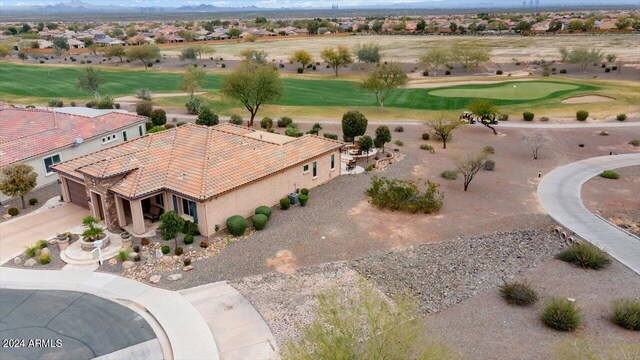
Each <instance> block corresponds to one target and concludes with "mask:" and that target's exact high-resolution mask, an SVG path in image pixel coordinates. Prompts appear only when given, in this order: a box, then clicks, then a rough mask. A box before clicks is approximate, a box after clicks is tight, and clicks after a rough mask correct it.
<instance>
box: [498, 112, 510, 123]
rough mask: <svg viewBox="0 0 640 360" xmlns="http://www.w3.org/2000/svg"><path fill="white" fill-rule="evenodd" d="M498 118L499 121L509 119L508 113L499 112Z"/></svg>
mask: <svg viewBox="0 0 640 360" xmlns="http://www.w3.org/2000/svg"><path fill="white" fill-rule="evenodd" d="M498 120H500V121H508V120H509V114H500V116H499V117H498Z"/></svg>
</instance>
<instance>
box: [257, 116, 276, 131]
mask: <svg viewBox="0 0 640 360" xmlns="http://www.w3.org/2000/svg"><path fill="white" fill-rule="evenodd" d="M260 127H261V128H263V129H271V128H272V127H273V120H272V119H271V118H270V117H268V116H265V117H263V118H262V120H260Z"/></svg>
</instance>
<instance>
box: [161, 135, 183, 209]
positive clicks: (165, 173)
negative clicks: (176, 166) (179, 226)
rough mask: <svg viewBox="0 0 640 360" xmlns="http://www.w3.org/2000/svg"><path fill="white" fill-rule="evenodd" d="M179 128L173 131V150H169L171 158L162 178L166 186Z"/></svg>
mask: <svg viewBox="0 0 640 360" xmlns="http://www.w3.org/2000/svg"><path fill="white" fill-rule="evenodd" d="M186 125H189V124H186ZM179 129H180V126H176V127H175V131H174V132H173V141H172V142H171V150H169V160H168V161H167V167H166V170H165V171H164V179H163V180H162V183H163V184H164V186H165V187H166V186H167V178H168V177H169V168H171V164H172V163H173V153H174V150H175V148H176V141H177V138H178V130H179ZM165 131H166V130H165ZM174 210H175V211H178V209H174Z"/></svg>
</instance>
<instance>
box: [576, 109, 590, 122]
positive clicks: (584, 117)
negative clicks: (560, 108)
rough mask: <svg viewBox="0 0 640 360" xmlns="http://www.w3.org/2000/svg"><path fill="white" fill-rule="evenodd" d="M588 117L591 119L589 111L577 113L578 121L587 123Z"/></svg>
mask: <svg viewBox="0 0 640 360" xmlns="http://www.w3.org/2000/svg"><path fill="white" fill-rule="evenodd" d="M588 117H589V112H588V111H584V110H578V112H576V119H578V121H585V120H587V118H588Z"/></svg>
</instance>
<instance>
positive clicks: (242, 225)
mask: <svg viewBox="0 0 640 360" xmlns="http://www.w3.org/2000/svg"><path fill="white" fill-rule="evenodd" d="M227 229H229V233H230V234H231V235H233V236H240V235H242V234H244V231H245V230H246V229H247V219H245V218H244V217H242V216H240V215H233V216H232V217H230V218H228V219H227Z"/></svg>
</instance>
